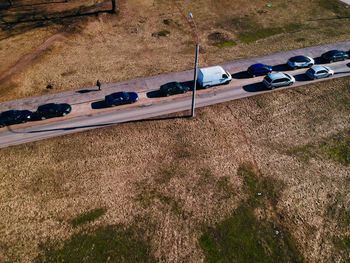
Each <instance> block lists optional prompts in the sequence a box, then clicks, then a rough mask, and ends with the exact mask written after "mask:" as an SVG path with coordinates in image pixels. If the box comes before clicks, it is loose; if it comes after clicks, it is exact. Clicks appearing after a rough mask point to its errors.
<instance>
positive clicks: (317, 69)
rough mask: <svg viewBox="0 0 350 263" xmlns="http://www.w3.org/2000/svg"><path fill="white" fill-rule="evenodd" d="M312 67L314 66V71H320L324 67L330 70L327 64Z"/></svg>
mask: <svg viewBox="0 0 350 263" xmlns="http://www.w3.org/2000/svg"><path fill="white" fill-rule="evenodd" d="M311 68H312V69H313V70H314V71H320V70H323V69H326V70H328V69H327V68H326V67H325V66H321V65H315V66H312V67H311Z"/></svg>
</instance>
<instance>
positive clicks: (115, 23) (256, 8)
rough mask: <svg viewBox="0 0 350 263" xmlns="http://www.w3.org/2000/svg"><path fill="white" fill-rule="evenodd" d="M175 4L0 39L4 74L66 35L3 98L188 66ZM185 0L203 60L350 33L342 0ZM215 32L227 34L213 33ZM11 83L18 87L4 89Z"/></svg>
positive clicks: (147, 5)
mask: <svg viewBox="0 0 350 263" xmlns="http://www.w3.org/2000/svg"><path fill="white" fill-rule="evenodd" d="M175 2H176V1H158V0H156V1H155V0H130V1H120V5H121V6H120V14H119V15H118V16H113V15H108V14H104V15H100V16H99V17H90V18H82V19H80V20H74V21H69V20H63V21H59V23H58V24H51V25H47V26H45V25H44V26H43V25H41V24H36V25H32V26H33V27H34V28H31V27H30V25H27V27H24V29H25V30H28V31H26V33H23V34H15V36H12V37H8V38H5V39H3V40H1V41H0V59H1V61H2V63H1V65H0V76H1V75H3V74H4V73H5V72H7V71H8V70H9V69H11V68H12V67H13V66H14V65H15V63H16V61H20V60H21V58H23V56H24V55H25V54H30V53H31V52H36V48H37V47H38V46H39V45H40V44H41V43H43V42H44V41H45V40H46V39H48V38H49V37H50V36H52V35H53V34H56V33H58V34H64V35H65V36H66V39H65V40H59V41H55V42H53V43H52V44H51V45H50V46H48V47H47V49H45V50H43V51H42V52H41V53H40V55H39V56H38V57H36V58H35V59H34V60H33V61H31V63H27V67H25V68H20V69H18V70H17V71H15V73H14V74H13V75H12V78H8V79H6V80H4V81H2V83H0V85H1V89H0V90H1V92H2V93H1V94H2V96H1V99H0V100H2V101H4V100H9V99H14V98H20V97H25V96H31V95H39V94H45V92H47V91H46V89H45V87H46V86H47V84H49V83H50V84H52V85H53V87H54V89H53V91H51V92H56V91H61V90H68V89H77V88H80V87H82V86H86V85H92V84H94V83H95V82H96V79H100V80H101V81H102V82H112V81H120V80H125V79H130V78H134V77H140V76H149V75H155V74H159V73H162V72H172V71H182V70H184V69H189V68H191V67H192V66H193V65H192V64H193V52H194V50H193V45H192V44H191V42H192V39H191V33H190V29H189V26H188V24H187V22H186V21H185V19H184V18H183V16H182V14H181V13H180V11H179V10H178V9H177V8H176V5H175V4H174V3H175ZM186 2H187V3H189V5H188V6H186V5H183V8H184V9H187V10H188V9H191V10H192V11H193V13H194V15H195V17H196V21H197V24H198V26H199V32H200V38H201V44H202V52H203V53H202V54H201V61H200V64H201V65H202V66H204V65H208V64H216V63H220V62H223V61H227V60H232V59H237V58H242V57H250V56H257V55H263V54H269V53H271V52H275V51H280V50H289V49H293V48H300V47H304V46H309V45H317V44H321V43H329V42H336V41H340V40H347V39H349V31H348V30H347V24H348V23H347V22H348V20H349V19H337V16H341V17H345V16H349V14H350V11H348V10H347V9H345V7H344V5H342V4H339V3H338V2H337V1H334V3H333V4H329V3H328V4H327V3H326V1H324V0H314V1H304V0H296V1H286V0H274V1H270V3H272V7H268V6H267V5H266V1H262V0H254V1H243V0H237V1H228V0H220V1H209V0H205V1H201V2H195V1H186ZM327 2H329V1H327ZM320 3H321V4H320ZM271 17H273V19H271ZM328 18H330V19H328ZM333 18H335V19H333ZM323 19H325V20H323ZM68 25H70V26H68ZM36 26H37V27H36ZM18 30H19V29H18ZM12 31H13V32H17V29H16V28H13V29H12ZM19 31H20V30H19ZM159 32H161V34H160V35H159ZM168 32H169V34H168ZM215 32H219V33H222V34H224V35H225V36H226V37H227V39H226V38H225V39H224V40H223V41H219V42H217V41H216V42H213V41H211V40H210V39H208V36H209V35H210V34H212V33H215ZM4 34H5V33H4V32H2V33H0V35H4ZM152 35H153V36H152ZM163 35H164V36H163ZM246 43H249V44H246ZM9 54H11V55H9ZM164 54H166V55H164ZM0 79H1V77H0ZM9 81H10V82H11V81H12V82H15V83H16V84H17V85H16V88H14V89H9V88H6V89H5V88H2V87H6V83H5V82H9ZM7 86H8V85H7Z"/></svg>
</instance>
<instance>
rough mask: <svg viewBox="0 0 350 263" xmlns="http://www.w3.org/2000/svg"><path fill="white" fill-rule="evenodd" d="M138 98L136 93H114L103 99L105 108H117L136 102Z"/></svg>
mask: <svg viewBox="0 0 350 263" xmlns="http://www.w3.org/2000/svg"><path fill="white" fill-rule="evenodd" d="M138 99H139V96H138V95H137V93H136V92H126V91H121V92H116V93H112V94H109V95H107V96H106V97H105V103H106V105H107V106H118V105H123V104H131V103H134V102H136V101H138Z"/></svg>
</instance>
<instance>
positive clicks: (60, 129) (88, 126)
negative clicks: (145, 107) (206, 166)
mask: <svg viewBox="0 0 350 263" xmlns="http://www.w3.org/2000/svg"><path fill="white" fill-rule="evenodd" d="M190 118H191V116H190V115H181V116H166V117H156V118H150V119H141V120H132V121H125V122H118V121H116V122H107V123H101V124H94V125H82V126H76V127H67V128H57V129H45V130H35V131H28V132H17V131H15V130H12V129H9V130H10V131H11V132H12V133H41V132H52V131H72V130H76V129H84V128H98V127H106V126H110V125H115V124H122V123H123V124H126V123H142V122H153V121H164V120H176V119H190Z"/></svg>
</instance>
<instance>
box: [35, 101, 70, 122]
mask: <svg viewBox="0 0 350 263" xmlns="http://www.w3.org/2000/svg"><path fill="white" fill-rule="evenodd" d="M71 111H72V107H71V106H70V105H69V104H67V103H48V104H44V105H40V106H39V107H38V109H37V110H36V112H34V113H33V119H35V120H45V119H49V118H54V117H61V116H65V115H67V114H69V113H70V112H71Z"/></svg>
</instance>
